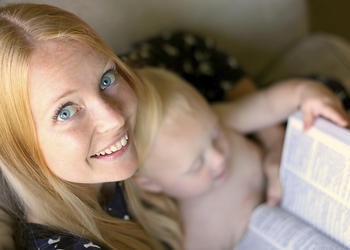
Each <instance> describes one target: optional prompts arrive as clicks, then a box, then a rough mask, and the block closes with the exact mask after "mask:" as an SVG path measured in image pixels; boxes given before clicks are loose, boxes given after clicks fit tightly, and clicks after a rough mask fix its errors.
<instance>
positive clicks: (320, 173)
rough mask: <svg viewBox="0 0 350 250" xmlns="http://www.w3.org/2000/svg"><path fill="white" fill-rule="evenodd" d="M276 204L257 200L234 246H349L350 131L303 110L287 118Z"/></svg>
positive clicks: (331, 248)
mask: <svg viewBox="0 0 350 250" xmlns="http://www.w3.org/2000/svg"><path fill="white" fill-rule="evenodd" d="M280 173H281V181H282V186H283V198H282V202H281V206H280V207H268V206H267V205H264V204H263V205H260V206H259V207H257V208H256V209H255V211H254V213H253V215H252V217H251V221H250V224H249V227H248V229H247V231H246V233H245V235H244V236H243V238H242V240H241V242H240V243H239V245H238V246H237V247H236V250H248V249H249V250H250V249H254V250H258V249H298V250H299V249H324V250H335V249H349V248H350V130H347V129H345V128H342V127H338V126H336V125H335V124H333V123H331V122H330V121H328V120H326V119H323V118H317V120H316V122H315V124H314V126H313V127H312V128H311V129H309V130H308V131H306V132H305V131H303V121H302V113H301V112H300V111H298V112H296V113H295V114H293V115H291V116H290V117H289V119H288V123H287V131H286V137H285V141H284V146H283V153H282V162H281V172H280Z"/></svg>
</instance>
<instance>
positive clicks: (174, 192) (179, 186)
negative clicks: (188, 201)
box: [168, 175, 212, 198]
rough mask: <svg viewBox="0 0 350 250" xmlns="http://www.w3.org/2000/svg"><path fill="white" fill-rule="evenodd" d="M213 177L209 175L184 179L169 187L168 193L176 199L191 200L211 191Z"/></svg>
mask: <svg viewBox="0 0 350 250" xmlns="http://www.w3.org/2000/svg"><path fill="white" fill-rule="evenodd" d="M211 184H212V182H211V177H210V176H209V175H198V176H192V177H183V178H182V179H181V180H178V181H177V182H176V183H171V185H168V193H169V194H170V193H171V194H170V195H171V196H173V197H174V198H190V197H195V196H199V195H202V194H204V193H206V192H208V191H209V190H210V189H211V186H212V185H211Z"/></svg>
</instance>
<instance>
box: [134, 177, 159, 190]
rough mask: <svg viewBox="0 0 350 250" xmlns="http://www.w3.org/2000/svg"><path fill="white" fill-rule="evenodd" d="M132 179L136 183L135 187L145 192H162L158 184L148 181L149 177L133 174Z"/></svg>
mask: <svg viewBox="0 0 350 250" xmlns="http://www.w3.org/2000/svg"><path fill="white" fill-rule="evenodd" d="M133 178H134V180H135V182H136V183H137V185H138V186H139V187H141V188H142V189H143V190H145V191H148V192H152V193H160V192H162V190H163V189H162V187H161V186H160V185H159V184H158V183H156V182H155V181H154V180H152V179H150V178H149V177H146V176H142V175H139V174H135V175H134V177H133Z"/></svg>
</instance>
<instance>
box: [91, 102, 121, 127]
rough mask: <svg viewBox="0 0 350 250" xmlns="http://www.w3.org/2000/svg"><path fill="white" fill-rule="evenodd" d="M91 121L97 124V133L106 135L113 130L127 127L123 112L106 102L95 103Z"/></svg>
mask: <svg viewBox="0 0 350 250" xmlns="http://www.w3.org/2000/svg"><path fill="white" fill-rule="evenodd" d="M92 110H93V111H92V115H91V116H92V117H91V119H93V120H94V122H95V128H96V131H97V132H99V133H104V132H107V131H109V130H113V129H120V128H121V127H123V126H124V125H125V121H126V118H125V116H124V114H123V112H122V110H121V109H120V108H119V107H118V106H117V105H113V104H112V103H109V102H107V101H105V100H99V101H97V102H95V104H94V106H93V108H92Z"/></svg>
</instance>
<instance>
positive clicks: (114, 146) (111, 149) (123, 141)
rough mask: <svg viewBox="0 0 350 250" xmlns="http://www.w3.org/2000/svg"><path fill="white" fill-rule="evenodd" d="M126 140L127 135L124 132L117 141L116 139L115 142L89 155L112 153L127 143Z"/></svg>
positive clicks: (96, 155) (97, 155)
mask: <svg viewBox="0 0 350 250" xmlns="http://www.w3.org/2000/svg"><path fill="white" fill-rule="evenodd" d="M128 140H129V138H128V135H127V134H125V135H124V136H123V137H122V138H120V140H119V141H117V142H116V143H114V144H112V145H111V146H109V147H108V148H106V149H105V150H103V151H100V152H98V153H96V154H94V155H92V156H91V157H99V156H105V155H110V154H113V153H115V152H117V151H119V150H121V149H122V148H123V147H125V146H126V145H127V144H128Z"/></svg>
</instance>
